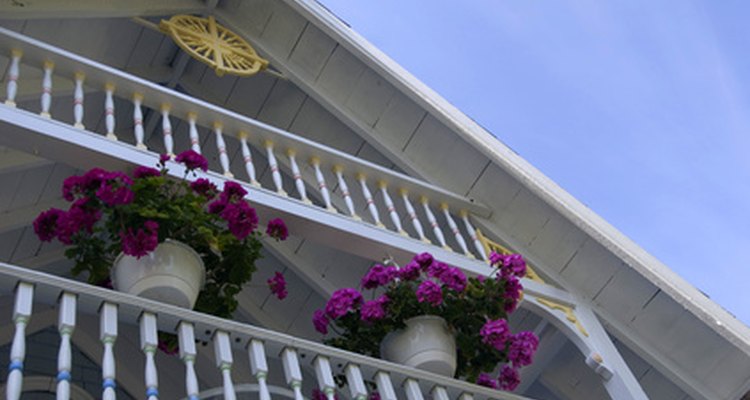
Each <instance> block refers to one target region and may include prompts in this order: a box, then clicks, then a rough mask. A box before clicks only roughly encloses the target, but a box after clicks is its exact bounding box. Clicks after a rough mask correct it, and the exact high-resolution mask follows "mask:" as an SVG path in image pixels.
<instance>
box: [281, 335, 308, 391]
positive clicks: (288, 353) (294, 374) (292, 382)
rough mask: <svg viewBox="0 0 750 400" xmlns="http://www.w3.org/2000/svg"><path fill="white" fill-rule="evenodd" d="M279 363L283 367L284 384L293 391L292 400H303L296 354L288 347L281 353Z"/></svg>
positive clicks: (300, 373)
mask: <svg viewBox="0 0 750 400" xmlns="http://www.w3.org/2000/svg"><path fill="white" fill-rule="evenodd" d="M281 361H282V363H283V365H284V376H285V377H286V383H287V385H289V386H290V387H291V388H292V390H294V400H304V397H302V372H301V371H300V369H299V359H297V352H296V351H294V349H291V348H289V347H287V348H285V349H284V350H283V351H282V352H281Z"/></svg>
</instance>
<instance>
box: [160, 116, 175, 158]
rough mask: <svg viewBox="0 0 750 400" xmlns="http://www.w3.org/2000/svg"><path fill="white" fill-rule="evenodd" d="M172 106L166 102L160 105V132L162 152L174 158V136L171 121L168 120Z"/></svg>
mask: <svg viewBox="0 0 750 400" xmlns="http://www.w3.org/2000/svg"><path fill="white" fill-rule="evenodd" d="M171 109H172V106H171V105H169V104H168V103H162V105H161V133H162V136H163V137H164V152H165V153H166V154H167V155H168V156H169V158H174V137H172V122H171V121H170V120H169V111H170V110H171Z"/></svg>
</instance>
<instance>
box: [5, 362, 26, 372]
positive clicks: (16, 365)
mask: <svg viewBox="0 0 750 400" xmlns="http://www.w3.org/2000/svg"><path fill="white" fill-rule="evenodd" d="M14 369H17V370H19V371H21V372H23V361H20V360H15V361H11V362H10V365H8V373H10V372H11V371H13V370H14Z"/></svg>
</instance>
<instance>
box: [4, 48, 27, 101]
mask: <svg viewBox="0 0 750 400" xmlns="http://www.w3.org/2000/svg"><path fill="white" fill-rule="evenodd" d="M21 57H23V51H21V50H19V49H13V50H11V51H10V68H9V69H8V84H7V85H8V86H7V88H6V98H5V105H7V106H10V107H15V106H16V95H17V94H18V76H19V75H20V71H21V69H20V66H21Z"/></svg>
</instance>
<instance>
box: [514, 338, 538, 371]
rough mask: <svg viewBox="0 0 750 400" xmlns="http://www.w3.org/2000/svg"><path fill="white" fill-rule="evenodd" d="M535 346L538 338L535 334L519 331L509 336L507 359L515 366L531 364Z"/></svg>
mask: <svg viewBox="0 0 750 400" xmlns="http://www.w3.org/2000/svg"><path fill="white" fill-rule="evenodd" d="M537 347H539V339H538V338H537V337H536V335H534V334H533V333H532V332H519V333H517V334H515V335H513V336H511V337H510V346H509V347H508V360H510V362H511V363H513V366H514V367H516V368H518V367H523V366H525V365H531V363H532V362H533V358H534V353H535V352H536V349H537Z"/></svg>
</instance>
